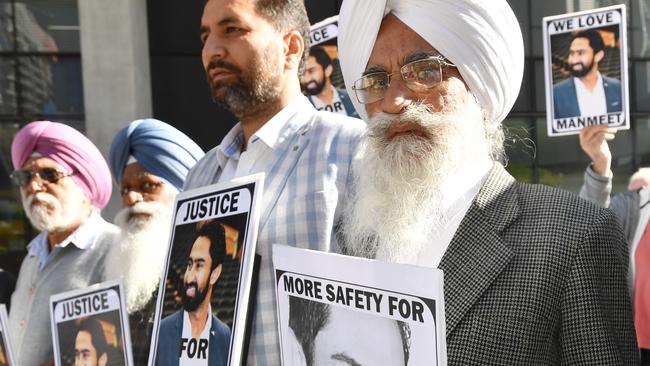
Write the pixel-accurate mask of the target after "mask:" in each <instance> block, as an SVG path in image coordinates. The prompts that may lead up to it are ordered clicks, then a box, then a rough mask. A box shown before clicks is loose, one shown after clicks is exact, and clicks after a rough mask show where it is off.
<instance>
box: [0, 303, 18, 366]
mask: <svg viewBox="0 0 650 366" xmlns="http://www.w3.org/2000/svg"><path fill="white" fill-rule="evenodd" d="M12 350H13V348H11V340H10V339H9V322H8V321H7V308H6V307H5V304H0V366H12V365H15V364H16V362H15V358H14V354H13V352H12Z"/></svg>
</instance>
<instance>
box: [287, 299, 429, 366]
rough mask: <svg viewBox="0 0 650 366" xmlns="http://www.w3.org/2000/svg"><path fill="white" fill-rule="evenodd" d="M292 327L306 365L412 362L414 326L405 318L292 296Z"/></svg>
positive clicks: (400, 364) (389, 365)
mask: <svg viewBox="0 0 650 366" xmlns="http://www.w3.org/2000/svg"><path fill="white" fill-rule="evenodd" d="M289 328H291V330H292V331H293V334H294V335H295V337H296V340H297V341H298V343H299V344H300V349H301V350H302V357H304V363H303V364H304V365H306V366H326V365H383V366H406V365H408V363H409V354H410V345H411V328H410V326H409V325H408V324H407V323H405V322H403V321H398V320H393V319H389V318H384V317H381V316H377V315H370V314H365V313H362V312H357V311H353V310H349V309H346V308H344V307H341V306H331V305H329V304H325V303H322V302H317V301H311V300H307V299H303V298H301V297H296V296H289ZM433 352H435V350H433ZM285 362H287V360H285Z"/></svg>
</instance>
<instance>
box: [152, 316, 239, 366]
mask: <svg viewBox="0 0 650 366" xmlns="http://www.w3.org/2000/svg"><path fill="white" fill-rule="evenodd" d="M182 334H183V310H182V309H181V310H179V311H177V312H175V313H174V314H172V315H170V316H168V317H166V318H164V319H163V320H161V321H160V332H158V349H157V350H156V365H169V366H172V365H173V366H178V357H179V355H180V351H181V335H182ZM229 347H230V328H228V326H227V325H225V324H224V323H222V322H221V320H219V319H217V318H216V317H215V316H214V315H212V326H211V327H210V346H209V351H208V365H210V366H226V365H227V364H228V351H229Z"/></svg>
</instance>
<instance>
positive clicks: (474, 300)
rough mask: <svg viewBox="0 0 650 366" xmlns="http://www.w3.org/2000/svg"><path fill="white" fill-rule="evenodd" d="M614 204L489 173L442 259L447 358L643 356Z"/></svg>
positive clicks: (518, 360) (605, 360)
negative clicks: (603, 205) (597, 203)
mask: <svg viewBox="0 0 650 366" xmlns="http://www.w3.org/2000/svg"><path fill="white" fill-rule="evenodd" d="M627 264H628V260H627V246H626V245H625V237H624V236H623V233H622V231H621V228H620V226H619V224H618V222H617V221H616V218H615V217H614V214H613V213H612V212H611V211H610V210H607V209H603V208H599V207H597V206H595V205H593V204H591V203H588V202H586V201H584V200H582V199H580V198H578V197H577V196H575V195H574V194H571V193H569V192H566V191H563V190H559V189H556V188H552V187H546V186H541V185H529V184H520V183H517V182H516V181H515V180H514V178H513V177H512V176H510V175H509V174H508V173H507V172H506V171H505V170H504V169H503V167H502V166H501V165H499V164H495V167H494V168H493V169H492V171H491V172H490V174H489V177H488V179H487V180H486V182H485V184H484V186H483V187H482V188H481V190H480V192H479V194H478V195H477V197H476V199H475V200H474V202H473V203H472V205H471V207H470V209H469V211H468V212H467V214H466V216H465V217H464V219H463V221H462V222H461V224H460V227H459V228H458V231H457V232H456V234H455V236H454V238H453V239H452V241H451V243H450V245H449V248H448V249H447V252H446V253H445V255H444V256H443V258H442V262H441V263H440V268H441V269H442V270H443V271H444V275H445V284H444V294H445V313H446V323H447V353H448V358H449V365H464V366H465V365H636V364H638V362H639V360H638V353H637V345H636V338H635V331H634V325H633V320H632V311H631V305H630V298H629V296H628V293H627V285H626V273H627Z"/></svg>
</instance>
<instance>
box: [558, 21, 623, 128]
mask: <svg viewBox="0 0 650 366" xmlns="http://www.w3.org/2000/svg"><path fill="white" fill-rule="evenodd" d="M604 57H605V43H604V42H603V37H602V35H601V34H600V32H599V31H597V30H595V29H589V30H583V31H580V32H578V33H576V34H575V35H573V37H572V40H571V45H570V47H569V58H568V64H569V72H570V74H571V77H569V78H567V79H565V80H562V81H560V82H559V83H557V84H555V85H553V111H554V116H555V118H568V117H577V116H597V115H603V114H607V113H614V112H621V111H622V109H623V104H622V102H621V99H622V90H621V82H620V81H619V80H616V79H614V78H610V77H607V76H605V75H602V74H601V73H600V71H599V65H600V62H601V61H602V60H603V58H604Z"/></svg>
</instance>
